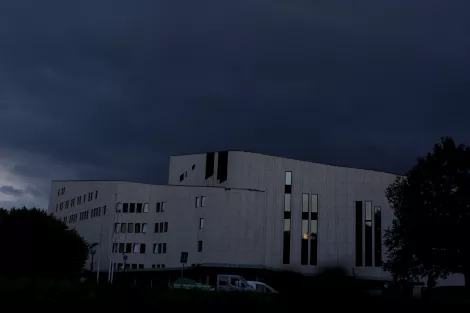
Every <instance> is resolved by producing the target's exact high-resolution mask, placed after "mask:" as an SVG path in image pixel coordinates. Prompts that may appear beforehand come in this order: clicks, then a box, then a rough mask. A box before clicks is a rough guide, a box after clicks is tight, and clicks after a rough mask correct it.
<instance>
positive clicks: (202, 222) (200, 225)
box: [199, 217, 204, 229]
mask: <svg viewBox="0 0 470 313" xmlns="http://www.w3.org/2000/svg"><path fill="white" fill-rule="evenodd" d="M203 228H204V219H203V218H202V217H201V218H200V219H199V229H203Z"/></svg>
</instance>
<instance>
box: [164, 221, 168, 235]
mask: <svg viewBox="0 0 470 313" xmlns="http://www.w3.org/2000/svg"><path fill="white" fill-rule="evenodd" d="M164 231H165V233H166V232H168V222H165V229H164Z"/></svg>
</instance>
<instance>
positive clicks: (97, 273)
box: [96, 210, 114, 284]
mask: <svg viewBox="0 0 470 313" xmlns="http://www.w3.org/2000/svg"><path fill="white" fill-rule="evenodd" d="M103 213H104V210H103ZM103 215H104V214H103ZM103 215H101V228H100V243H99V246H100V254H98V270H97V271H96V283H97V284H99V283H100V263H101V251H102V244H101V239H102V237H103ZM113 227H114V225H113ZM111 251H112V250H111Z"/></svg>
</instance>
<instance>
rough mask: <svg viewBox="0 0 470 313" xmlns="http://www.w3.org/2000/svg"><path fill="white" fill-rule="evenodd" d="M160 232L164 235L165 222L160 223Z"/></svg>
mask: <svg viewBox="0 0 470 313" xmlns="http://www.w3.org/2000/svg"><path fill="white" fill-rule="evenodd" d="M160 232H161V233H163V222H160Z"/></svg>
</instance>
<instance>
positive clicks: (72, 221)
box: [64, 213, 78, 224]
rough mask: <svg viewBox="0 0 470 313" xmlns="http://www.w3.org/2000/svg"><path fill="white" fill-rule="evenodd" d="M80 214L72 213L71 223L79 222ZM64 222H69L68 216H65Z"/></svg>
mask: <svg viewBox="0 0 470 313" xmlns="http://www.w3.org/2000/svg"><path fill="white" fill-rule="evenodd" d="M77 218H78V214H76V213H75V214H72V215H70V216H69V224H73V223H76V222H77ZM64 219H65V220H64V222H65V223H67V216H66V217H65V218H64Z"/></svg>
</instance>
